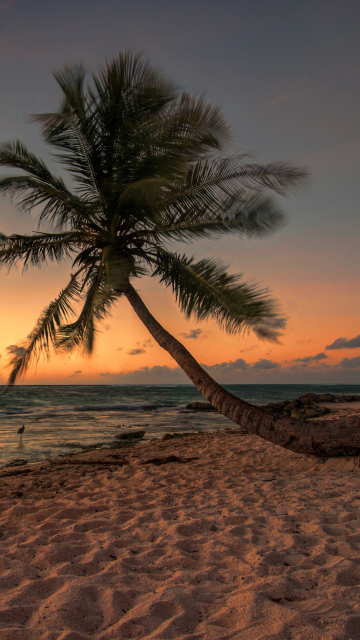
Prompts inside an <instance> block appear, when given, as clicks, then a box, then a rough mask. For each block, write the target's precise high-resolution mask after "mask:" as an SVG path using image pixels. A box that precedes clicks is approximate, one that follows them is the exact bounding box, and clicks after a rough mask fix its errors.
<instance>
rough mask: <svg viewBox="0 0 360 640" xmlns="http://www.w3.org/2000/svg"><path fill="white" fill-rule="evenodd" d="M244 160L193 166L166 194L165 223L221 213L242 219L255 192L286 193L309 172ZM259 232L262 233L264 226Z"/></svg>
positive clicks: (164, 203)
mask: <svg viewBox="0 0 360 640" xmlns="http://www.w3.org/2000/svg"><path fill="white" fill-rule="evenodd" d="M241 160H242V157H240V159H238V158H234V157H231V158H221V159H213V160H205V161H200V162H197V163H195V164H194V165H192V166H190V167H189V170H188V172H187V174H186V177H185V179H184V180H183V181H178V182H175V183H173V184H170V185H169V186H168V194H169V195H167V194H165V197H164V201H163V204H162V216H163V222H164V226H174V225H175V224H184V223H193V222H201V221H203V220H206V221H210V219H211V218H215V217H220V216H221V217H223V218H224V219H225V220H226V219H230V218H232V219H235V218H236V217H237V218H238V219H241V208H242V206H243V205H244V204H245V203H246V202H247V201H248V200H249V199H250V200H251V198H252V196H253V195H254V193H255V194H256V193H258V192H261V191H263V189H264V188H268V189H271V190H272V191H276V192H277V193H281V194H282V195H285V194H286V193H289V192H291V191H292V190H294V189H296V188H298V187H299V186H300V185H301V184H302V183H303V182H304V180H305V179H306V176H307V172H306V171H305V170H304V169H300V168H297V167H292V166H291V165H287V164H284V163H271V164H269V165H256V164H254V165H252V164H249V165H244V164H242V163H241ZM166 196H167V199H166ZM255 201H256V200H255ZM237 206H238V209H239V213H237ZM272 209H273V207H272ZM259 222H260V221H259ZM267 229H268V225H267V224H265V230H267ZM244 230H245V232H246V228H245V229H244ZM251 232H252V233H253V232H254V228H253V227H251ZM258 232H259V233H261V227H260V226H259V231H258Z"/></svg>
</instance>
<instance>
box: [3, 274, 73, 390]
mask: <svg viewBox="0 0 360 640" xmlns="http://www.w3.org/2000/svg"><path fill="white" fill-rule="evenodd" d="M78 275H79V272H78V273H76V274H74V275H73V276H72V277H71V280H70V282H69V284H68V285H67V286H66V287H65V289H63V290H62V291H61V292H60V294H59V296H58V297H57V298H56V299H55V300H54V301H53V302H51V303H50V304H49V305H48V306H47V307H46V308H45V309H44V311H43V312H42V313H41V315H40V317H39V319H38V321H37V323H36V325H35V327H34V329H33V330H32V332H31V333H30V334H29V335H28V337H27V339H26V340H25V341H24V342H23V343H21V344H20V345H19V346H20V349H19V351H18V353H16V354H15V355H14V356H13V357H12V358H11V360H10V363H9V367H10V368H11V373H10V376H9V380H8V387H10V386H12V385H13V384H14V382H15V381H16V379H17V378H18V377H20V376H22V375H23V374H24V373H25V372H26V370H27V368H28V367H29V366H30V364H31V363H32V362H35V363H37V362H38V361H39V358H40V356H41V354H42V353H43V354H45V355H46V356H47V357H49V354H50V346H51V345H55V341H56V336H57V331H58V329H59V327H60V325H61V323H62V322H64V321H65V320H66V319H67V318H68V317H69V315H70V314H71V313H73V306H72V305H73V302H74V300H75V299H76V297H77V296H78V295H79V293H80V290H81V285H80V284H79V282H78V280H77V277H78Z"/></svg>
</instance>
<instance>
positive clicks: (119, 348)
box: [116, 347, 124, 351]
mask: <svg viewBox="0 0 360 640" xmlns="http://www.w3.org/2000/svg"><path fill="white" fill-rule="evenodd" d="M123 349H124V347H118V348H117V349H116V351H123Z"/></svg>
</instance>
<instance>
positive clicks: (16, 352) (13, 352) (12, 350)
mask: <svg viewBox="0 0 360 640" xmlns="http://www.w3.org/2000/svg"><path fill="white" fill-rule="evenodd" d="M6 351H7V352H8V355H9V356H24V355H25V353H26V349H25V348H24V347H19V346H18V345H17V344H10V345H9V346H8V347H6Z"/></svg>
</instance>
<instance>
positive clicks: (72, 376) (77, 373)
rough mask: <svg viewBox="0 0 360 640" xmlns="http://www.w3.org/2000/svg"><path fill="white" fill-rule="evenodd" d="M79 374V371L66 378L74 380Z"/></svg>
mask: <svg viewBox="0 0 360 640" xmlns="http://www.w3.org/2000/svg"><path fill="white" fill-rule="evenodd" d="M80 373H82V371H81V370H80V369H79V370H78V371H74V373H72V374H71V375H70V376H68V378H75V377H76V376H78V375H80Z"/></svg>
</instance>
